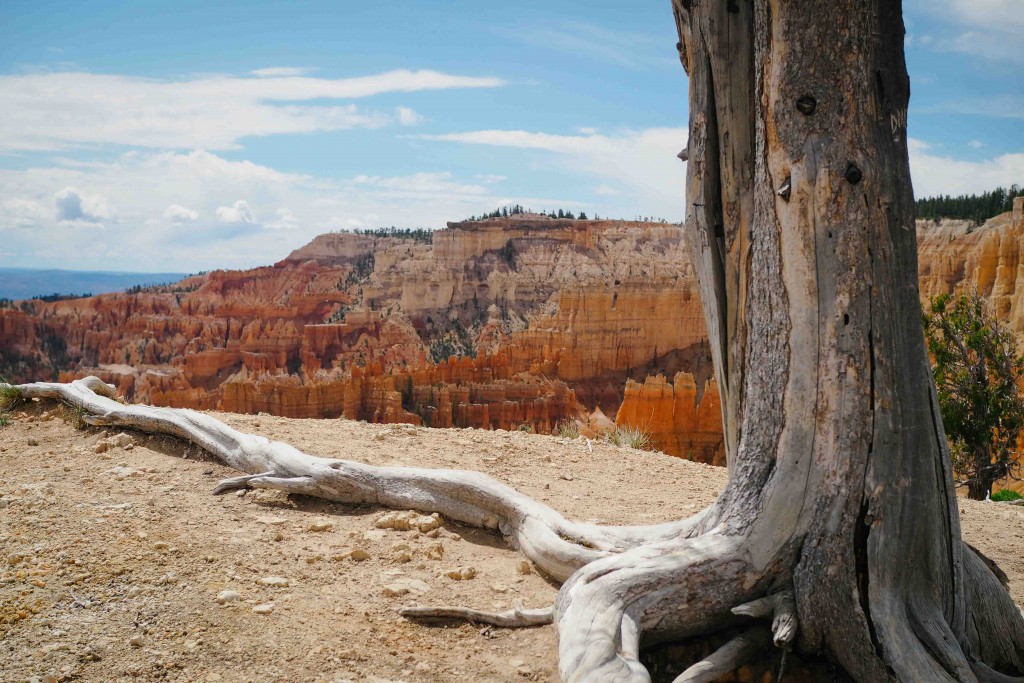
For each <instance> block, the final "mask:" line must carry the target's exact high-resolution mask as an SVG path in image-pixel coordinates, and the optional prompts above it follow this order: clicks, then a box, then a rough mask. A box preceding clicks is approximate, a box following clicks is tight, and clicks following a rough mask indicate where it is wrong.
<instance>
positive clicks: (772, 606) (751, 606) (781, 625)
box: [732, 590, 797, 647]
mask: <svg viewBox="0 0 1024 683" xmlns="http://www.w3.org/2000/svg"><path fill="white" fill-rule="evenodd" d="M732 613H733V614H736V615H740V616H745V617H753V618H755V619H760V618H764V617H771V618H772V642H774V643H775V646H776V647H784V646H786V645H789V643H791V642H792V641H793V638H794V636H796V628H797V616H796V600H795V599H794V597H793V591H791V590H784V591H779V592H778V593H772V594H771V595H766V596H765V597H763V598H759V599H758V600H754V601H753V602H748V603H746V604H745V605H740V606H739V607H733V608H732Z"/></svg>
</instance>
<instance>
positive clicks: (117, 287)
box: [0, 267, 188, 300]
mask: <svg viewBox="0 0 1024 683" xmlns="http://www.w3.org/2000/svg"><path fill="white" fill-rule="evenodd" d="M186 277H188V274H187V273H118V272H108V271H100V270H96V271H89V270H32V269H30V268H3V267H0V299H14V300H18V299H31V298H32V297H34V296H49V295H51V294H57V295H69V294H77V295H84V294H103V293H106V292H122V291H124V290H126V289H128V288H129V287H134V286H135V285H140V286H142V287H147V286H149V285H159V284H164V283H169V282H177V281H179V280H182V279H184V278H186Z"/></svg>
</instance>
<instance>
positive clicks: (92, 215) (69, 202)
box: [53, 187, 116, 223]
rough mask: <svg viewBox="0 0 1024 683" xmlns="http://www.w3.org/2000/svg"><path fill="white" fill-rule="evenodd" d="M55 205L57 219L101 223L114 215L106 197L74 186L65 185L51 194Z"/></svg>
mask: <svg viewBox="0 0 1024 683" xmlns="http://www.w3.org/2000/svg"><path fill="white" fill-rule="evenodd" d="M53 203H54V206H56V207H57V220H59V221H83V222H85V223H102V222H103V221H104V220H107V219H110V218H113V217H114V216H115V215H116V212H115V211H114V208H113V207H112V206H111V205H110V202H109V201H108V200H107V198H106V197H104V196H103V195H100V194H83V193H81V192H79V191H78V190H77V189H76V188H74V187H65V188H64V189H62V190H60V191H59V192H57V193H56V194H54V195H53Z"/></svg>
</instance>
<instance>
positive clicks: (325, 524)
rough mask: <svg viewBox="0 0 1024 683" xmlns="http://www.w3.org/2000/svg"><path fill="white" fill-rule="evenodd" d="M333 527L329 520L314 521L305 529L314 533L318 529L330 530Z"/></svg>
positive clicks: (318, 530)
mask: <svg viewBox="0 0 1024 683" xmlns="http://www.w3.org/2000/svg"><path fill="white" fill-rule="evenodd" d="M333 528H334V525H333V524H331V523H330V522H314V523H313V524H310V525H309V526H308V527H307V530H308V531H312V532H314V533H316V532H320V531H330V530H331V529H333Z"/></svg>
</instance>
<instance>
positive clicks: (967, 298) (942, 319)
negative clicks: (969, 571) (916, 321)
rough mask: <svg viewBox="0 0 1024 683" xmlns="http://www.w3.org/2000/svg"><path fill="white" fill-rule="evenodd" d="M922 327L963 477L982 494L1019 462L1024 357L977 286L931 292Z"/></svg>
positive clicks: (963, 481)
mask: <svg viewBox="0 0 1024 683" xmlns="http://www.w3.org/2000/svg"><path fill="white" fill-rule="evenodd" d="M924 331H925V338H926V340H927V341H928V350H929V351H930V352H931V355H932V358H934V372H935V386H936V389H938V395H939V410H940V411H941V413H942V424H943V426H944V427H945V428H946V437H947V438H948V439H949V447H950V448H949V450H950V454H951V455H952V458H953V472H954V474H955V476H956V480H957V484H958V485H961V486H962V485H966V486H967V487H968V493H969V495H970V497H971V498H973V499H975V500H984V499H985V498H986V497H987V496H988V495H989V494H990V493H991V492H992V484H993V483H994V482H995V481H996V480H997V479H1001V478H1003V477H1006V476H1010V475H1013V474H1015V473H1016V472H1017V470H1019V469H1020V464H1019V463H1018V462H1017V459H1016V458H1015V457H1014V455H1015V451H1016V447H1017V439H1018V437H1019V436H1020V433H1021V430H1022V429H1024V396H1022V395H1021V391H1020V381H1021V379H1022V378H1024V358H1022V357H1020V356H1018V355H1017V352H1016V342H1015V339H1014V337H1013V334H1012V333H1011V332H1010V331H1009V330H1007V329H1006V328H1004V327H1003V326H1002V325H1001V324H1000V323H999V321H997V320H996V319H995V318H993V317H992V316H991V315H989V314H988V312H987V311H986V310H985V301H984V300H983V299H982V298H981V297H980V296H978V294H977V293H976V292H969V293H966V294H961V295H960V296H958V297H952V296H950V295H948V294H942V295H940V296H938V297H936V298H935V299H933V300H932V302H931V306H930V307H929V310H928V312H927V313H925V314H924Z"/></svg>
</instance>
